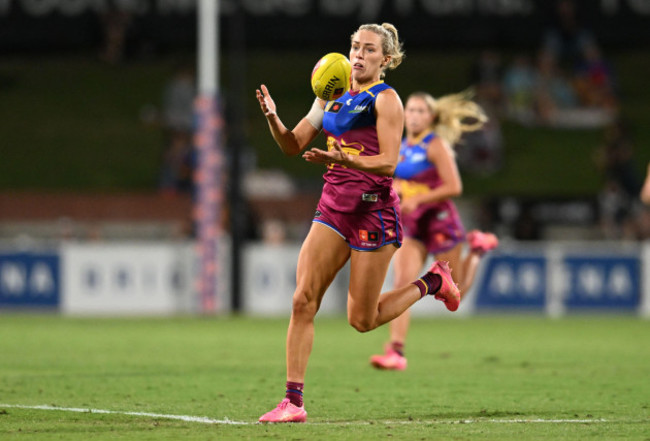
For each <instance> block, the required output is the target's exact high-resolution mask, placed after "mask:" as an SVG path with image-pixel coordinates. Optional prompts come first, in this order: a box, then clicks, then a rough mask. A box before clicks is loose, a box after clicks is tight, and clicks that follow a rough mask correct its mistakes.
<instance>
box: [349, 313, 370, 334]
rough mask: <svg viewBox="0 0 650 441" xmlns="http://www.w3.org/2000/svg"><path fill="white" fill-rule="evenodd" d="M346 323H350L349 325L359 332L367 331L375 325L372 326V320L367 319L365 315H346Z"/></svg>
mask: <svg viewBox="0 0 650 441" xmlns="http://www.w3.org/2000/svg"><path fill="white" fill-rule="evenodd" d="M348 323H350V326H352V327H353V328H354V329H356V330H357V331H359V332H368V331H372V330H373V329H375V326H373V323H372V321H371V320H369V319H368V318H367V317H359V316H354V315H350V316H348Z"/></svg>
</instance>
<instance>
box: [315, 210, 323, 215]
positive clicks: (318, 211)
mask: <svg viewBox="0 0 650 441" xmlns="http://www.w3.org/2000/svg"><path fill="white" fill-rule="evenodd" d="M322 215H323V213H321V212H320V210H316V213H315V214H314V217H321V216H322Z"/></svg>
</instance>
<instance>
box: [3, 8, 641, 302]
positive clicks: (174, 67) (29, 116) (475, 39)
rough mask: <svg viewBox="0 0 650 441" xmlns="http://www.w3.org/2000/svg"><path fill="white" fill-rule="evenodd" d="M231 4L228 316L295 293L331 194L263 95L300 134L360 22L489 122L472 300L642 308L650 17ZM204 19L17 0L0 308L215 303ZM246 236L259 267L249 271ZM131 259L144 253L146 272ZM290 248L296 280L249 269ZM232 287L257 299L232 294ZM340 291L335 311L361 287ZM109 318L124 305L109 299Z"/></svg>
mask: <svg viewBox="0 0 650 441" xmlns="http://www.w3.org/2000/svg"><path fill="white" fill-rule="evenodd" d="M220 7H221V16H220V20H219V27H220V39H221V51H220V78H221V84H220V87H221V93H220V96H221V98H222V101H221V102H222V109H223V113H224V117H225V121H226V125H225V131H224V144H223V146H222V148H223V153H224V155H225V161H226V165H225V170H226V182H225V183H224V188H223V191H224V194H226V195H227V200H225V201H224V208H225V209H224V210H223V218H222V224H223V227H224V235H223V241H224V244H223V246H222V249H223V250H224V251H223V252H222V253H223V255H222V259H221V261H222V262H221V263H222V264H221V265H220V273H219V279H220V281H221V282H220V283H221V284H220V285H219V286H220V291H221V293H220V297H219V298H220V301H219V305H220V306H219V308H218V309H219V310H220V311H230V310H232V309H235V310H239V309H244V310H246V308H248V307H247V306H246V305H250V304H251V303H250V302H248V303H247V300H246V299H247V298H250V297H251V296H252V295H254V294H256V295H259V293H260V292H267V293H274V292H277V293H278V296H280V295H281V293H284V296H285V297H286V296H290V293H291V291H292V288H291V278H292V276H293V272H292V271H294V270H293V269H292V263H291V262H292V260H291V257H289V256H291V255H292V254H291V253H292V252H293V253H295V252H297V248H296V247H297V245H296V244H299V243H300V241H301V240H302V238H304V236H305V234H306V231H307V229H308V228H309V225H310V222H311V218H312V215H313V210H314V207H315V203H316V201H317V199H318V196H319V191H320V186H321V183H322V180H321V175H322V172H323V171H322V170H321V169H320V168H318V167H315V166H314V165H312V164H307V163H305V162H304V161H302V160H301V159H300V158H285V157H283V156H282V155H281V154H280V152H279V150H278V148H277V146H275V144H274V143H273V141H272V139H271V137H270V136H269V134H268V130H267V125H266V121H265V120H264V118H263V116H262V115H261V114H260V112H259V110H258V105H257V102H256V100H255V95H254V91H255V88H257V87H258V86H259V84H261V83H264V84H266V85H267V86H268V87H269V89H270V91H271V93H272V95H273V97H274V98H275V100H276V103H277V104H278V107H279V112H280V114H281V115H282V118H283V120H284V121H285V122H286V123H287V124H288V125H291V124H293V123H295V122H297V121H298V120H299V119H300V118H301V117H302V116H303V115H304V114H305V113H306V111H307V109H308V106H309V105H310V103H311V101H312V100H313V95H312V92H311V90H310V87H309V75H310V73H311V69H312V67H313V65H314V63H315V62H316V61H317V60H318V59H319V58H320V56H322V55H323V54H324V53H327V52H332V51H337V52H343V53H347V51H348V47H349V36H350V34H351V33H352V32H353V31H354V30H355V29H356V28H357V27H358V25H359V24H361V23H365V22H383V21H389V22H392V23H394V24H395V25H396V26H397V28H398V30H399V31H400V33H401V37H402V39H403V41H404V46H405V50H406V54H407V58H406V60H405V62H404V64H403V65H402V66H400V68H399V69H397V70H396V71H394V72H391V73H389V74H388V76H387V82H388V83H389V84H391V85H392V86H394V87H395V88H396V89H397V90H398V92H399V93H400V95H401V96H402V98H403V99H405V97H406V96H407V95H408V94H409V93H411V92H414V91H416V90H425V91H428V92H430V93H432V94H433V95H434V96H440V95H443V94H446V93H451V92H457V91H461V90H464V89H467V88H469V87H471V88H473V89H474V91H475V93H476V98H477V100H478V101H479V102H480V103H481V104H482V105H483V106H484V108H485V109H486V110H487V111H488V113H489V115H490V123H489V124H488V125H487V127H486V128H485V129H484V130H483V131H481V132H479V133H477V134H474V135H472V136H469V137H467V138H466V139H464V140H463V142H462V143H461V144H460V145H459V146H458V148H457V153H458V160H459V165H460V167H461V173H462V178H463V182H464V187H465V191H464V194H463V196H462V197H461V198H459V200H458V204H459V207H460V209H461V213H462V216H463V220H464V222H465V224H466V226H467V227H468V228H474V227H476V228H481V229H485V230H490V231H494V232H496V233H497V234H498V235H499V237H500V238H501V240H502V244H503V246H502V248H501V251H500V253H501V254H497V255H495V256H494V259H496V260H494V262H493V263H486V264H485V265H483V270H484V276H482V277H484V279H482V280H484V281H483V282H481V283H479V284H478V285H479V286H478V287H477V288H476V289H475V291H476V292H477V293H476V296H477V297H476V300H475V302H476V305H479V306H480V305H481V304H482V303H481V301H482V300H481V295H483V296H486V297H483V299H488V300H489V299H490V298H492V300H494V301H493V302H492V303H490V302H489V301H488V300H486V301H487V302H488V303H487V306H491V305H492V306H494V305H495V304H496V305H497V306H499V301H498V298H501V301H504V300H503V298H506V299H507V298H508V296H510V297H511V298H515V299H518V300H517V301H515V306H516V305H519V306H521V305H524V306H525V305H527V303H526V302H527V300H526V299H527V298H528V300H530V299H532V298H534V296H533V295H532V294H530V293H529V297H526V295H525V293H526V292H528V291H527V290H529V291H530V292H533V291H535V290H534V289H533V288H531V287H541V288H539V293H540V294H539V295H538V297H536V298H537V301H538V303H535V305H536V306H535V307H536V308H538V309H539V310H548V309H549V308H548V304H552V305H556V306H557V301H556V300H553V299H556V298H557V297H558V296H560V297H561V296H564V297H567V296H571V295H574V296H578V294H577V293H578V292H582V291H580V290H582V289H586V288H585V287H592V288H589V289H591V291H589V290H587V291H588V292H587V295H585V296H583V297H584V299H587V300H589V299H591V300H590V301H595V299H596V300H597V299H598V298H600V299H601V300H602V301H603V302H604V304H603V305H600V304H598V305H595V306H597V307H599V308H601V309H607V308H609V307H611V304H610V303H608V302H610V301H614V300H615V298H614V300H612V299H609V300H607V293H610V292H612V290H611V289H610V288H611V286H610V288H607V289H600V288H598V289H596V288H594V286H600V287H601V288H602V287H607V286H609V285H608V283H613V284H614V285H612V286H614V287H615V288H616V289H614V291H616V290H618V291H616V292H620V293H623V294H619V295H618V297H620V298H625V299H627V300H626V301H627V303H625V302H623V303H624V306H623V310H636V309H638V308H642V304H643V300H642V296H643V294H644V292H645V291H646V289H645V287H646V286H647V285H644V282H643V280H644V279H643V278H644V277H647V274H646V271H644V270H643V269H642V268H643V262H644V256H645V254H644V252H645V251H644V248H643V241H645V240H646V239H647V238H648V237H649V236H650V213H649V212H648V209H647V208H644V207H643V206H642V205H641V204H640V202H639V198H638V193H639V190H640V186H641V183H642V181H643V178H644V176H645V171H646V167H647V164H648V162H649V161H650V148H648V145H650V120H649V119H648V116H647V115H648V114H649V110H650V109H649V108H648V107H649V106H650V104H649V103H650V89H649V88H648V87H647V85H646V81H647V76H648V72H650V57H648V49H649V48H650V27H649V26H647V23H648V20H650V3H648V2H647V1H643V0H599V1H588V0H573V1H569V0H558V1H540V0H538V1H533V0H482V1H481V0H473V1H471V0H419V1H418V0H393V1H389V0H385V1H380V0H375V1H361V0H358V1H354V0H345V1H340V0H327V1H325V0H277V1H270V0H269V1H266V0H240V1H235V0H230V1H221V2H220ZM196 16H197V4H196V1H193V0H0V153H1V155H0V243H1V245H0V307H1V308H3V309H7V308H9V309H14V308H22V307H33V306H36V307H39V308H40V307H46V308H51V307H54V308H62V309H64V310H69V304H70V303H69V302H70V298H72V297H71V294H70V292H72V291H74V292H77V291H79V292H81V293H84V292H85V293H86V294H87V293H89V292H99V291H98V290H100V288H101V289H105V290H106V295H107V296H109V297H111V296H117V297H116V298H112V297H111V298H110V299H109V300H108V301H107V302H108V304H109V305H115V306H114V310H115V311H114V312H116V313H121V312H123V311H125V310H130V311H132V312H139V313H146V312H147V311H149V312H152V313H154V312H155V313H171V312H179V311H180V312H196V311H198V310H200V308H201V307H200V305H199V304H198V302H197V301H196V300H195V299H194V297H195V294H194V290H193V280H194V278H195V272H196V268H195V267H196V263H195V262H194V260H193V259H194V258H193V255H194V254H193V252H192V247H193V244H194V240H195V239H194V230H195V229H194V217H193V216H194V209H193V195H194V171H195V170H196V155H195V153H194V141H193V136H194V129H195V118H194V110H193V101H194V98H195V96H196V65H197V49H196V40H197V37H196V36H197V24H196V22H197V20H196ZM314 144H315V145H322V144H323V139H322V138H321V137H319V138H317V140H316V141H315V143H314ZM567 241H571V242H576V241H579V243H580V244H581V247H579V252H578V253H577V255H576V254H575V253H574V255H570V254H567V250H569V251H571V250H574V251H575V250H576V247H575V246H574V247H573V248H571V247H569V248H567V247H566V245H565V244H566V242H567ZM231 243H232V244H233V245H234V247H235V248H236V249H241V253H242V254H241V259H242V262H243V264H242V265H241V268H242V269H241V270H238V271H237V273H238V276H233V274H232V271H231V269H232V265H231V264H232V262H233V259H237V254H233V253H232V252H231V250H232V247H231V246H230V244H231ZM576 243H577V242H576ZM120 246H121V247H122V248H120ZM133 246H138V247H141V248H142V249H143V251H142V254H139V256H140V257H139V258H137V259H136V258H134V257H133V256H134V255H136V254H137V253H135V251H134V249H133V248H132V247H133ZM160 246H163V248H164V251H163V250H162V249H160V248H157V247H160ZM116 247H117V248H116ZM522 247H523V248H522ZM280 250H282V251H280ZM287 250H289V251H287ZM291 250H293V251H291ZM285 252H288V253H289V254H287V255H286V256H287V257H286V258H283V259H277V258H276V259H273V257H271V259H270V261H269V263H268V265H271V264H277V262H278V261H280V260H281V261H282V262H288V263H287V264H286V265H284V266H283V269H277V268H276V269H273V268H272V267H269V269H268V277H262V276H259V274H258V275H255V274H249V273H246V268H247V267H249V265H247V264H248V263H250V262H251V261H252V260H251V259H258V260H259V259H261V260H260V261H261V262H264V261H265V260H264V256H266V255H270V256H276V257H277V256H278V255H284V254H282V253H285ZM603 252H604V254H603ZM79 253H80V254H79ZM84 253H90V254H84ZM93 253H95V254H93ZM608 253H609V254H608ZM79 256H81V257H79ZM84 256H85V257H84ZM93 256H94V257H93ZM104 256H114V257H112V258H108V257H106V258H105V257H104ZM120 256H121V257H120ZM161 256H162V257H161ZM164 256H167V257H164ZM174 256H176V257H174ZM179 256H185V257H179ZM233 256H235V257H233ZM591 258H594V259H595V260H593V261H589V259H591ZM111 259H113V260H111ZM498 259H502V260H501V261H500V260H498ZM521 259H523V260H521ZM531 259H532V260H531ZM536 259H537V260H536ZM540 259H541V260H540ZM571 259H573V260H571ZM576 259H577V260H576ZM580 259H587V260H588V261H586V262H583V261H582V260H580ZM611 259H614V260H611ZM621 259H622V260H621ZM630 259H631V260H630ZM70 262H73V263H70ZM85 262H91V263H85ZM92 262H95V263H92ZM107 262H113V263H107ZM143 262H144V263H143ZM490 262H491V261H490ZM619 264H620V265H619ZM261 265H265V264H263V263H261ZM536 265H537V266H536ZM585 265H586V266H585ZM621 265H622V266H621ZM72 267H74V270H71V269H70V268H72ZM235 267H236V268H239V265H236V266H235ZM522 268H523V269H522ZM535 268H537V269H535ZM585 268H586V269H585ZM594 268H595V269H594ZM621 268H623V269H621ZM283 272H286V273H287V275H286V276H282V279H281V280H280V281H278V282H274V279H273V277H274V276H277V275H278V274H280V273H283ZM261 273H264V271H261ZM531 274H532V275H531ZM594 274H595V275H594ZM612 274H613V275H612ZM621 274H622V275H621ZM594 277H596V278H595V279H594ZM598 277H600V279H598ZM557 279H559V280H560V282H558V281H557ZM610 279H611V280H613V281H612V282H610ZM493 280H494V282H493ZM535 280H537V281H539V283H541V281H544V284H543V286H542V285H539V284H538V285H535V283H536V282H535ZM621 280H622V281H621ZM508 281H509V282H508ZM581 281H582V282H581ZM233 283H234V284H236V285H237V286H241V287H242V293H238V294H236V295H235V297H236V298H235V299H234V300H233V295H232V293H233V289H232V284H233ZM508 283H510V285H508ZM581 283H582V285H581ZM495 284H496V285H495ZM518 284H519V285H518ZM522 284H523V285H522ZM592 285H593V286H592ZM72 286H75V287H76V288H74V289H73V288H71V287H72ZM513 286H514V287H515V288H512V287H513ZM517 286H520V288H516V287H517ZM491 287H492V288H491ZM495 287H497V288H499V289H498V290H497V291H495V289H497V288H495ZM508 287H510V288H508ZM522 287H523V288H522ZM47 289H51V290H54V289H56V296H55V297H56V299H57V300H53V299H54V297H52V296H49V297H48V295H45V294H43V293H47V292H54V291H47ZM75 290H76V291H75ZM238 290H239V289H238ZM238 290H237V291H238ZM499 290H500V291H499ZM121 291H124V292H127V293H128V292H130V293H131V294H130V295H132V296H133V298H134V299H136V298H137V297H138V296H140V295H142V296H146V295H153V294H152V293H155V294H156V295H159V296H160V299H161V300H160V303H159V307H152V308H150V309H148V308H146V307H145V308H144V309H139V308H140V306H138V305H140V304H139V303H137V301H136V302H135V303H134V304H133V305H132V308H131V309H129V308H128V307H127V308H125V307H124V305H125V304H124V303H123V302H124V298H120V297H119V293H120V292H121ZM339 291H340V292H341V293H342V294H340V295H339V294H337V295H334V296H332V297H337V299H338V300H337V299H335V300H333V303H332V305H333V306H332V307H331V308H332V311H338V310H340V306H341V301H340V298H339V297H340V296H343V295H344V292H345V286H342V287H341V288H340V289H339ZM499 292H500V293H501V294H498V293H499ZM506 292H510V293H511V294H508V295H506V294H504V293H506ZM495 293H496V294H495ZM558 293H559V294H558ZM562 293H564V294H562ZM598 293H600V294H598ZM246 296H248V297H246ZM490 296H492V297H490ZM495 296H496V297H495ZM499 296H501V297H499ZM540 296H541V297H540ZM598 296H600V297H598ZM626 296H627V297H626ZM630 296H632V297H630ZM615 297H616V296H615ZM540 298H541V299H542V300H541V303H539V301H540V300H539V299H540ZM266 299H267V300H268V303H269V305H276V306H277V305H278V304H281V303H282V302H285V303H286V300H281V298H280V297H277V299H276V300H273V299H274V298H273V297H272V296H271V295H270V294H268V297H266ZM269 299H270V300H269ZM495 299H497V300H495ZM603 299H604V300H603ZM630 299H632V300H630ZM519 300H521V302H519ZM517 302H519V303H517ZM553 302H555V303H553ZM73 303H74V302H73ZM82 303H83V301H81V303H78V302H77V303H76V304H77V305H82ZM533 303H534V302H533ZM597 303H598V302H597ZM614 303H615V302H614ZM120 304H121V305H122V306H118V305H120ZM127 304H128V303H127ZM337 305H338V306H337ZM501 306H503V305H501ZM506 306H507V305H506ZM528 306H530V305H528ZM561 306H562V305H561ZM590 306H594V305H590ZM269 308H271V307H270V306H269ZM554 308H555V307H553V306H552V307H551V308H550V309H553V310H557V311H560V310H563V309H566V308H563V307H560V308H555V309H554ZM72 309H73V310H74V306H73V308H72ZM96 309H97V311H101V310H103V311H109V312H110V311H112V309H111V308H108V309H107V307H106V304H104V303H98V304H97V306H96ZM279 309H280V310H281V311H283V312H284V311H285V309H282V308H279ZM467 309H468V310H469V309H471V308H469V307H468V308H467ZM79 311H81V312H83V311H87V312H88V311H90V312H92V308H91V309H84V308H82V307H80V308H79ZM262 312H263V311H262Z"/></svg>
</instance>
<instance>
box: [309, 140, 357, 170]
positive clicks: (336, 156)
mask: <svg viewBox="0 0 650 441" xmlns="http://www.w3.org/2000/svg"><path fill="white" fill-rule="evenodd" d="M328 144H331V146H332V148H331V149H330V150H328V151H325V150H321V149H317V148H312V149H311V150H307V151H306V152H305V153H303V154H302V157H303V158H304V159H305V161H307V162H313V163H315V164H323V165H327V166H329V165H331V164H341V165H344V166H349V164H350V155H348V154H347V153H346V152H345V151H344V150H343V148H342V147H341V144H339V143H338V141H336V140H335V141H334V142H331V141H330V143H328Z"/></svg>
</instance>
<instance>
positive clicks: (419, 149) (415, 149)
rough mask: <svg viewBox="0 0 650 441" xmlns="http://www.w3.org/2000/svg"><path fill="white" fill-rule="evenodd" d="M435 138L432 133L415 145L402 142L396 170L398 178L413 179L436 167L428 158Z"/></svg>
mask: <svg viewBox="0 0 650 441" xmlns="http://www.w3.org/2000/svg"><path fill="white" fill-rule="evenodd" d="M435 136H436V135H435V133H430V134H428V135H427V136H425V137H424V138H423V139H422V141H420V142H419V143H418V144H415V145H408V143H407V142H406V139H404V140H403V141H402V146H401V147H400V152H399V162H398V163H397V167H396V168H395V177H396V178H399V179H412V178H413V177H414V176H416V175H418V174H419V173H421V172H423V171H426V170H428V169H430V168H431V167H435V166H434V165H433V164H432V163H431V162H430V161H429V159H428V158H427V146H428V145H429V143H430V142H431V140H432V139H434V138H435Z"/></svg>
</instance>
